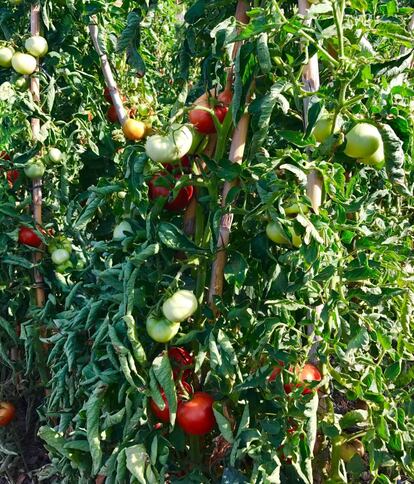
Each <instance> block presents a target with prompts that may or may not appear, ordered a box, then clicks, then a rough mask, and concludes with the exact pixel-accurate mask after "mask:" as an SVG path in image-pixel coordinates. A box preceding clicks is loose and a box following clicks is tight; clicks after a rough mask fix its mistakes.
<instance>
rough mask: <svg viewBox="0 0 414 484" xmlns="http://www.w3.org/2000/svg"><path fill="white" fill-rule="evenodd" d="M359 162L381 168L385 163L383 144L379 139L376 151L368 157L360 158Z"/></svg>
mask: <svg viewBox="0 0 414 484" xmlns="http://www.w3.org/2000/svg"><path fill="white" fill-rule="evenodd" d="M359 161H360V163H363V164H364V165H372V166H374V167H375V168H378V169H380V168H382V167H383V166H384V163H385V155H384V144H383V142H382V140H381V144H380V146H379V148H378V149H377V151H376V152H375V153H373V154H372V155H371V156H370V157H368V158H361V159H360V160H359Z"/></svg>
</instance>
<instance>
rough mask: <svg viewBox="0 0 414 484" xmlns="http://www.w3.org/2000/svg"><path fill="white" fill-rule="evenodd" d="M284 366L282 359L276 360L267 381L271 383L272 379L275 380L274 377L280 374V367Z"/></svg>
mask: <svg viewBox="0 0 414 484" xmlns="http://www.w3.org/2000/svg"><path fill="white" fill-rule="evenodd" d="M284 366H285V364H284V363H283V361H282V360H277V366H275V367H273V371H272V373H271V374H270V376H269V378H268V381H269V382H270V383H271V382H272V381H275V380H276V378H277V377H278V376H279V375H280V372H281V371H282V368H283V367H284Z"/></svg>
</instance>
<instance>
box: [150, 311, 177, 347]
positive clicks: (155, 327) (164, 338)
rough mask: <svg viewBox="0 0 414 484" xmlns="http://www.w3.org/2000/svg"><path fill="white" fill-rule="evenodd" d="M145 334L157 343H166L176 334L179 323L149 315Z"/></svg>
mask: <svg viewBox="0 0 414 484" xmlns="http://www.w3.org/2000/svg"><path fill="white" fill-rule="evenodd" d="M146 328H147V333H148V335H149V336H150V338H152V339H153V340H154V341H157V343H168V341H170V340H172V339H173V338H174V336H175V335H176V334H177V333H178V330H179V329H180V323H178V322H171V321H169V320H168V319H165V318H161V319H159V318H156V317H155V316H154V315H150V316H149V317H148V319H147V322H146Z"/></svg>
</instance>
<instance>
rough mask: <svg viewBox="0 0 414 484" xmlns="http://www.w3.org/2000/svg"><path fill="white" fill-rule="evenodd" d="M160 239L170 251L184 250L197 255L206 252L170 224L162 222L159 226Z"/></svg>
mask: <svg viewBox="0 0 414 484" xmlns="http://www.w3.org/2000/svg"><path fill="white" fill-rule="evenodd" d="M158 237H159V238H160V240H161V242H162V243H163V244H164V245H165V246H166V247H168V248H169V249H175V250H183V251H187V252H192V253H196V254H205V253H206V250H205V249H202V248H201V247H198V246H197V245H195V244H194V242H192V241H191V240H190V239H189V238H188V237H186V236H185V235H184V233H183V232H182V231H181V230H180V229H179V228H178V227H176V226H175V225H173V224H171V223H169V222H161V223H160V224H159V225H158Z"/></svg>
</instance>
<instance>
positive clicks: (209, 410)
mask: <svg viewBox="0 0 414 484" xmlns="http://www.w3.org/2000/svg"><path fill="white" fill-rule="evenodd" d="M213 403H214V398H213V397H212V396H211V395H209V394H208V393H205V392H196V393H194V395H193V398H192V399H191V400H188V401H186V402H183V401H182V402H180V403H179V404H178V410H177V423H178V425H179V426H180V427H181V428H182V429H183V431H184V432H185V433H186V434H190V435H205V434H208V433H209V432H211V431H212V430H213V428H214V427H215V425H216V418H215V417H214V413H213Z"/></svg>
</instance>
